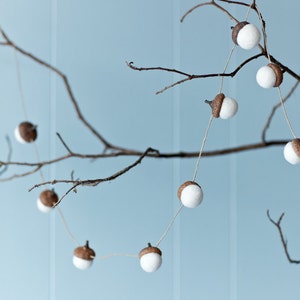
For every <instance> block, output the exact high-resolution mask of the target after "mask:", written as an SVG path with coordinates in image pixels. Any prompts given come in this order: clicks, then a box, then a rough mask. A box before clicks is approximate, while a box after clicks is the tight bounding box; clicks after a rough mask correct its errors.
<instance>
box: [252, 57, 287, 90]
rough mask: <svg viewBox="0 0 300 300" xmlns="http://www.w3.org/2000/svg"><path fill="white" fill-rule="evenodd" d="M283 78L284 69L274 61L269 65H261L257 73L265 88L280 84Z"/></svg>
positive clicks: (258, 80)
mask: <svg viewBox="0 0 300 300" xmlns="http://www.w3.org/2000/svg"><path fill="white" fill-rule="evenodd" d="M282 80H283V73H282V70H281V68H280V67H279V66H278V65H276V64H274V63H269V64H268V65H266V66H263V67H261V68H260V69H259V70H258V71H257V73H256V81H257V83H258V84H259V85H260V86H261V87H263V88H265V89H269V88H272V87H278V86H280V84H281V83H282Z"/></svg>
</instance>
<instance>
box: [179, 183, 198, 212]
mask: <svg viewBox="0 0 300 300" xmlns="http://www.w3.org/2000/svg"><path fill="white" fill-rule="evenodd" d="M177 195H178V198H179V199H180V201H181V203H182V204H183V205H184V206H185V207H188V208H195V207H197V206H198V205H200V204H201V202H202V200H203V191H202V189H201V187H200V185H199V184H198V183H196V182H195V181H186V182H184V183H183V184H182V185H180V187H179V188H178V192H177Z"/></svg>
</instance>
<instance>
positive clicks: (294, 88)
mask: <svg viewBox="0 0 300 300" xmlns="http://www.w3.org/2000/svg"><path fill="white" fill-rule="evenodd" d="M299 83H300V81H296V82H295V84H294V85H293V86H292V88H291V89H290V91H289V92H288V93H287V95H286V96H285V97H284V98H283V99H282V102H283V103H285V102H286V101H287V100H288V99H289V98H290V97H291V96H292V95H293V94H294V92H295V90H296V89H297V87H298V85H299ZM279 107H281V101H279V102H278V103H277V104H276V105H274V107H273V108H272V110H271V112H270V115H269V117H268V119H267V122H266V124H265V126H264V128H263V131H262V135H261V139H262V141H263V142H265V141H266V133H267V130H268V129H269V127H270V125H271V122H272V120H273V117H274V115H275V112H276V110H277V109H278V108H279Z"/></svg>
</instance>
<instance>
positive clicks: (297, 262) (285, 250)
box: [267, 210, 300, 264]
mask: <svg viewBox="0 0 300 300" xmlns="http://www.w3.org/2000/svg"><path fill="white" fill-rule="evenodd" d="M267 216H268V219H269V221H270V222H271V223H272V224H273V225H274V226H275V227H276V228H277V230H278V232H279V236H280V240H281V243H282V246H283V250H284V253H285V255H286V258H287V259H288V261H289V262H290V263H292V264H300V260H295V259H292V258H291V256H290V254H289V251H288V248H287V243H288V242H287V239H285V238H284V236H283V232H282V228H281V221H282V219H283V217H284V213H282V214H281V215H280V217H279V218H278V220H277V222H276V221H274V220H273V219H272V218H271V216H270V212H269V210H267Z"/></svg>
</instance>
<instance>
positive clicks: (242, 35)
mask: <svg viewBox="0 0 300 300" xmlns="http://www.w3.org/2000/svg"><path fill="white" fill-rule="evenodd" d="M232 40H233V42H234V43H235V44H236V45H239V46H240V47H241V48H243V49H245V50H250V49H253V48H254V47H256V46H257V45H258V43H259V40H260V32H259V30H258V28H257V27H256V26H255V25H254V24H251V23H248V22H246V21H245V22H240V23H238V24H237V25H235V26H234V27H233V30H232Z"/></svg>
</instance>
